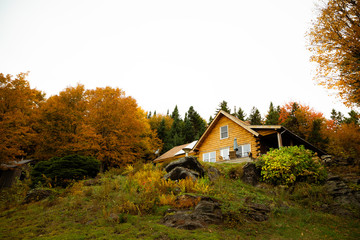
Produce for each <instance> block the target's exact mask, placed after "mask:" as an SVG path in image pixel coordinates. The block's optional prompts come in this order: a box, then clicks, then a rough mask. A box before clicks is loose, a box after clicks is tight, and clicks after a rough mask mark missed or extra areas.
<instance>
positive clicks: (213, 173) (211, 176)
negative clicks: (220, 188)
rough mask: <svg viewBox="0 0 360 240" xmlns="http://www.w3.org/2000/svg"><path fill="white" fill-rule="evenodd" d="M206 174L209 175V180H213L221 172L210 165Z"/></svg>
mask: <svg viewBox="0 0 360 240" xmlns="http://www.w3.org/2000/svg"><path fill="white" fill-rule="evenodd" d="M207 176H208V177H209V179H210V181H212V182H213V181H216V180H217V179H218V178H219V177H220V176H221V173H220V171H219V170H218V169H217V168H216V167H213V166H210V167H209V168H208V170H207Z"/></svg>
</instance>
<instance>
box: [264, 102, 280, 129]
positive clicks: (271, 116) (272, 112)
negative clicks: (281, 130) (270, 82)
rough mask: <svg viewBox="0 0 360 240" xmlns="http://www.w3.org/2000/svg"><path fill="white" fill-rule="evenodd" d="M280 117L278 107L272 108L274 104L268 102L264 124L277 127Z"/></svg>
mask: <svg viewBox="0 0 360 240" xmlns="http://www.w3.org/2000/svg"><path fill="white" fill-rule="evenodd" d="M279 117H280V106H278V107H277V108H275V107H274V104H273V103H272V102H270V107H269V111H268V114H267V115H266V120H265V124H266V125H277V124H279Z"/></svg>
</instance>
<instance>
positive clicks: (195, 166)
mask: <svg viewBox="0 0 360 240" xmlns="http://www.w3.org/2000/svg"><path fill="white" fill-rule="evenodd" d="M176 167H182V168H187V169H190V170H192V171H195V172H197V173H199V176H200V177H203V176H204V173H205V169H204V168H203V166H201V164H200V163H199V161H198V160H197V159H196V157H184V158H180V159H179V160H177V161H174V162H171V163H169V164H168V165H167V166H166V167H165V171H166V172H168V173H169V172H170V171H171V170H173V169H174V168H176Z"/></svg>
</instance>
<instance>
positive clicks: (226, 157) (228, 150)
mask: <svg viewBox="0 0 360 240" xmlns="http://www.w3.org/2000/svg"><path fill="white" fill-rule="evenodd" d="M224 150H226V151H227V155H226V156H223V155H224ZM220 156H221V157H222V158H223V159H224V160H230V147H225V148H221V149H220Z"/></svg>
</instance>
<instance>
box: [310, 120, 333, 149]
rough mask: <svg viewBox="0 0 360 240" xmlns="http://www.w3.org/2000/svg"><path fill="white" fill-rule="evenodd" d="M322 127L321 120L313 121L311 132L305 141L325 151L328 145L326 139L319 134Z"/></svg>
mask: <svg viewBox="0 0 360 240" xmlns="http://www.w3.org/2000/svg"><path fill="white" fill-rule="evenodd" d="M322 125H323V121H322V119H315V120H314V121H313V123H312V128H311V132H310V134H309V137H308V139H307V140H308V141H309V142H310V143H312V144H314V145H315V146H316V147H318V148H320V149H325V148H326V144H327V143H328V139H326V138H324V137H323V135H322V133H321V129H322Z"/></svg>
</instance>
